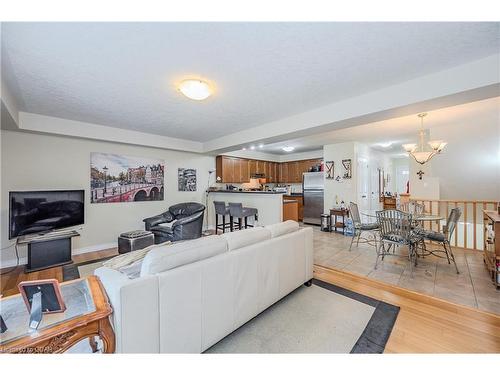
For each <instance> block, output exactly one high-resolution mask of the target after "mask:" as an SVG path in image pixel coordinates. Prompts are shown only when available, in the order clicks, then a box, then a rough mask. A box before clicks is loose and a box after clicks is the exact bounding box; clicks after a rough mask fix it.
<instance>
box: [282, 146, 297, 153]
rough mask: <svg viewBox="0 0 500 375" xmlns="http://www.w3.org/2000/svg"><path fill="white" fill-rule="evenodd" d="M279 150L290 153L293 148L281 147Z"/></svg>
mask: <svg viewBox="0 0 500 375" xmlns="http://www.w3.org/2000/svg"><path fill="white" fill-rule="evenodd" d="M281 149H282V150H283V151H285V152H292V151H293V150H295V147H293V146H285V147H282V148H281Z"/></svg>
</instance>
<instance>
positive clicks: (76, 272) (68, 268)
mask: <svg viewBox="0 0 500 375" xmlns="http://www.w3.org/2000/svg"><path fill="white" fill-rule="evenodd" d="M113 257H114V256H111V257H107V258H102V259H98V260H89V261H88V262H82V263H72V264H67V265H65V266H63V270H62V271H63V280H64V281H70V280H75V279H79V278H80V277H87V276H90V275H93V274H94V271H95V270H96V269H98V268H99V267H101V266H102V264H103V263H104V262H106V261H107V260H109V259H111V258H113Z"/></svg>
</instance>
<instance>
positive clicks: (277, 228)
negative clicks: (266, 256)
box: [265, 220, 299, 238]
mask: <svg viewBox="0 0 500 375" xmlns="http://www.w3.org/2000/svg"><path fill="white" fill-rule="evenodd" d="M265 228H266V229H269V231H270V232H271V237H272V238H275V237H279V236H282V235H284V234H287V233H292V232H295V231H297V230H299V223H297V222H296V221H293V220H287V221H284V222H282V223H276V224H271V225H266V226H265Z"/></svg>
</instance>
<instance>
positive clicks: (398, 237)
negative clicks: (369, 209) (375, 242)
mask: <svg viewBox="0 0 500 375" xmlns="http://www.w3.org/2000/svg"><path fill="white" fill-rule="evenodd" d="M377 222H378V224H379V226H380V240H379V246H378V248H377V259H376V261H375V269H377V266H378V262H379V258H381V260H382V261H383V260H384V258H385V256H386V255H397V254H396V252H395V251H393V252H391V251H390V250H391V247H394V250H395V248H396V247H401V246H405V247H408V259H409V261H410V271H411V274H412V275H413V267H414V265H416V264H417V256H416V245H417V242H418V240H419V239H418V237H416V236H414V235H413V232H412V215H411V214H409V213H406V212H403V211H399V210H383V211H377ZM386 245H387V248H386Z"/></svg>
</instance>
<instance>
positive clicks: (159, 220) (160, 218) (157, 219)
mask: <svg viewBox="0 0 500 375" xmlns="http://www.w3.org/2000/svg"><path fill="white" fill-rule="evenodd" d="M174 220H175V218H174V217H173V216H172V214H171V213H170V212H168V211H167V212H164V213H162V214H160V215H156V216H152V217H148V218H146V219H144V220H142V221H143V222H144V223H145V227H146V230H151V228H152V227H154V226H155V225H158V224H163V223H170V222H172V221H174Z"/></svg>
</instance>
